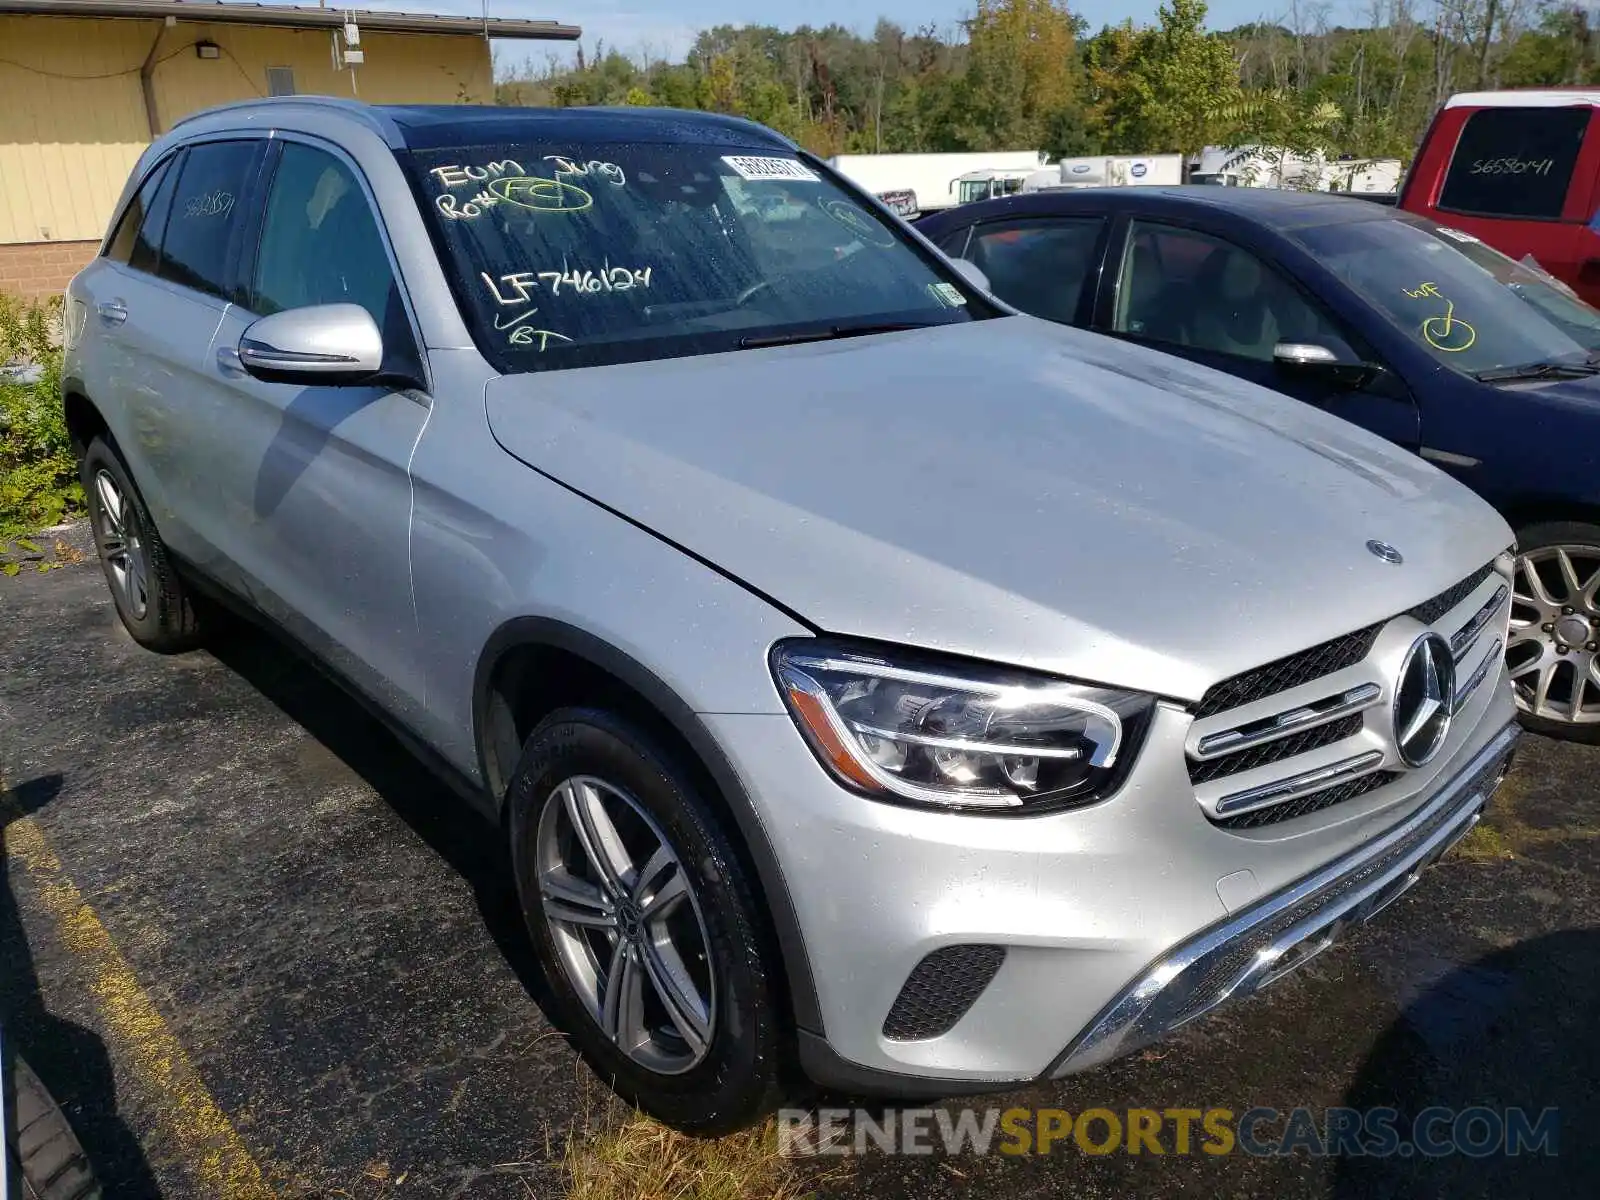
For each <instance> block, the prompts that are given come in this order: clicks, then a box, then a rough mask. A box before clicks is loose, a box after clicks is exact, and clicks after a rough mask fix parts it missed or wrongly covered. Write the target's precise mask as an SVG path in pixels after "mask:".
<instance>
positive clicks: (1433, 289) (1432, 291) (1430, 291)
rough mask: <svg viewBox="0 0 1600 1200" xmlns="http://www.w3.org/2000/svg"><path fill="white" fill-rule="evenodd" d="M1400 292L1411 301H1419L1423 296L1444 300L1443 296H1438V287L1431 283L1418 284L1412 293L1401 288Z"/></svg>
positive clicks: (1408, 289)
mask: <svg viewBox="0 0 1600 1200" xmlns="http://www.w3.org/2000/svg"><path fill="white" fill-rule="evenodd" d="M1400 290H1401V291H1402V292H1404V293H1405V294H1406V295H1408V296H1410V297H1411V298H1412V299H1413V300H1421V299H1422V298H1423V297H1424V296H1432V297H1434V298H1436V299H1439V300H1443V299H1444V297H1443V296H1441V295H1439V287H1438V285H1437V284H1433V283H1423V284H1418V285H1417V290H1416V291H1412V290H1411V289H1410V288H1401V289H1400Z"/></svg>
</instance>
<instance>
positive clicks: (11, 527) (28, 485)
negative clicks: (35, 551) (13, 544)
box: [0, 294, 83, 537]
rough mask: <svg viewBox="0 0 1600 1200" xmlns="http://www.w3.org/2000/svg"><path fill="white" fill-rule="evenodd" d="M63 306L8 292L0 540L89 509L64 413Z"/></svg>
mask: <svg viewBox="0 0 1600 1200" xmlns="http://www.w3.org/2000/svg"><path fill="white" fill-rule="evenodd" d="M60 328H61V302H60V301H59V300H52V301H50V302H48V303H43V304H37V303H35V304H30V303H26V302H24V301H21V300H18V299H16V298H15V297H12V296H8V295H5V294H0V537H9V536H13V535H15V534H19V533H29V532H32V531H33V530H35V529H42V528H44V527H45V526H47V525H55V524H57V523H59V522H60V521H62V520H63V519H64V518H66V517H68V516H71V515H73V514H74V513H76V512H78V511H79V510H81V508H82V504H83V496H82V492H81V490H80V489H79V487H78V469H77V463H76V462H75V460H74V458H73V454H72V444H71V439H70V438H69V437H68V436H67V423H66V417H65V414H64V412H63V411H62V407H61V345H60V337H59V333H60Z"/></svg>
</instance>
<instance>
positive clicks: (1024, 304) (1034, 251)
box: [965, 217, 1105, 325]
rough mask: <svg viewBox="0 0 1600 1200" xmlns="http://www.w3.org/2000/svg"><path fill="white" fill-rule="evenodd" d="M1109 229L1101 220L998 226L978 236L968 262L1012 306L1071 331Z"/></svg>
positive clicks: (981, 230)
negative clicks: (1098, 249) (1103, 235)
mask: <svg viewBox="0 0 1600 1200" xmlns="http://www.w3.org/2000/svg"><path fill="white" fill-rule="evenodd" d="M1104 227H1105V222H1104V220H1102V219H1101V218H1098V217H1036V218H1032V219H1027V220H1015V221H994V222H991V223H989V224H986V225H980V226H978V227H977V228H976V229H975V230H973V233H972V242H971V244H970V245H968V246H967V251H966V255H965V257H966V258H968V259H970V260H971V261H972V264H973V265H974V266H976V267H978V268H979V269H980V270H981V271H982V272H983V273H984V274H985V275H986V276H988V278H989V287H990V290H991V291H993V292H994V294H995V295H996V296H999V297H1000V299H1002V300H1004V301H1005V302H1006V303H1007V304H1011V305H1014V306H1016V307H1017V308H1020V309H1021V310H1022V311H1023V312H1025V313H1029V314H1031V315H1033V316H1035V317H1043V318H1044V319H1045V320H1047V321H1059V322H1061V323H1062V324H1066V325H1070V324H1071V323H1072V322H1073V320H1074V319H1076V317H1077V315H1078V301H1079V299H1080V298H1081V297H1082V295H1083V285H1084V283H1085V281H1086V280H1087V279H1088V278H1089V273H1090V272H1091V271H1092V270H1093V269H1094V265H1095V261H1096V260H1095V253H1094V252H1095V249H1096V247H1097V246H1098V245H1099V242H1100V232H1101V230H1102V229H1103V228H1104Z"/></svg>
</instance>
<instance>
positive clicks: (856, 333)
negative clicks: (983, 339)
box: [739, 321, 935, 350]
mask: <svg viewBox="0 0 1600 1200" xmlns="http://www.w3.org/2000/svg"><path fill="white" fill-rule="evenodd" d="M934 323H935V322H932V321H880V322H872V323H868V322H864V323H862V324H860V325H830V326H828V327H827V328H826V329H802V330H796V331H794V332H792V333H758V334H752V335H751V336H749V337H742V338H740V339H739V349H741V350H759V349H760V348H761V347H763V346H793V345H795V344H796V343H798V342H827V341H831V340H833V339H834V338H847V337H863V336H865V335H867V334H872V333H901V332H903V331H904V330H907V329H927V328H929V327H931V326H932V325H933V324H934Z"/></svg>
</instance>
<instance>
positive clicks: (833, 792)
mask: <svg viewBox="0 0 1600 1200" xmlns="http://www.w3.org/2000/svg"><path fill="white" fill-rule="evenodd" d="M1513 717H1514V710H1513V706H1512V703H1511V697H1510V689H1509V687H1507V686H1506V685H1505V682H1504V679H1503V677H1502V678H1501V680H1500V681H1499V683H1498V685H1497V686H1494V687H1484V688H1480V689H1479V690H1478V691H1477V693H1475V694H1474V695H1473V696H1471V697H1470V699H1469V700H1468V701H1467V703H1466V705H1465V707H1464V708H1463V710H1462V711H1461V713H1459V714H1458V717H1457V721H1456V729H1457V730H1458V731H1459V732H1458V734H1457V735H1456V736H1455V737H1453V738H1452V744H1451V745H1450V746H1449V747H1448V748H1447V750H1446V753H1444V754H1442V755H1440V757H1439V758H1438V759H1437V760H1435V762H1434V763H1433V764H1430V766H1429V768H1427V769H1425V770H1418V771H1413V772H1408V773H1406V774H1405V775H1404V776H1403V778H1401V779H1399V780H1398V781H1397V782H1396V783H1394V784H1393V785H1391V786H1388V787H1385V788H1382V789H1379V790H1377V791H1375V792H1372V793H1370V794H1368V795H1366V796H1361V797H1358V798H1356V799H1352V800H1348V801H1346V802H1344V803H1342V804H1339V805H1337V806H1336V807H1334V808H1331V809H1328V810H1326V811H1324V812H1320V813H1317V814H1314V815H1313V816H1310V817H1305V818H1300V819H1296V820H1293V821H1286V822H1284V823H1282V824H1278V825H1274V826H1269V827H1265V828H1259V829H1249V830H1243V831H1230V830H1227V829H1223V828H1221V827H1219V826H1218V825H1217V824H1215V823H1214V822H1212V821H1210V820H1208V819H1207V817H1206V815H1205V813H1204V812H1203V810H1202V808H1201V805H1200V804H1199V803H1197V801H1196V799H1195V791H1194V787H1193V785H1192V784H1191V783H1190V780H1189V776H1188V773H1187V769H1186V766H1185V758H1184V745H1185V738H1186V736H1187V734H1188V732H1189V730H1190V726H1191V721H1190V718H1189V715H1188V714H1187V713H1186V712H1183V711H1182V710H1179V709H1176V708H1172V707H1170V706H1161V707H1160V708H1159V709H1158V711H1157V713H1156V716H1155V718H1154V720H1153V721H1152V724H1151V728H1150V730H1149V732H1148V734H1147V736H1146V739H1145V745H1144V747H1143V750H1142V752H1141V754H1140V758H1139V761H1138V762H1136V763H1135V764H1134V767H1133V769H1132V772H1131V774H1130V776H1129V778H1128V780H1127V782H1126V783H1125V784H1124V786H1123V788H1122V789H1121V790H1120V791H1119V793H1118V794H1117V795H1116V796H1114V797H1112V798H1111V799H1110V800H1108V801H1106V802H1104V803H1102V804H1098V805H1092V806H1089V807H1087V808H1083V809H1076V810H1071V811H1066V812H1059V813H1052V814H1046V815H1041V816H1036V817H987V816H974V815H969V814H955V813H940V812H932V811H925V810H915V809H907V808H901V807H898V806H895V805H890V804H882V803H877V802H875V801H871V800H866V799H863V798H861V797H859V796H856V795H854V794H852V793H849V792H846V791H845V790H844V789H842V788H840V787H839V786H838V785H837V784H836V783H835V782H834V781H833V780H832V778H831V777H829V776H828V775H826V774H825V773H824V771H823V769H822V768H821V766H820V765H818V763H817V761H816V759H815V758H814V757H813V756H812V754H811V752H810V751H809V749H807V748H806V746H805V744H804V742H803V741H802V740H801V738H800V737H799V736H798V734H797V733H796V731H795V729H794V725H793V723H792V722H791V721H790V720H789V718H788V717H787V716H778V715H753V714H751V715H745V714H702V719H703V720H704V721H705V723H706V725H707V727H708V728H709V729H710V731H711V732H712V735H713V737H714V738H715V739H716V741H717V742H718V743H719V744H720V746H721V748H722V749H723V750H724V751H725V752H726V754H727V757H728V760H729V762H730V764H731V765H732V766H733V768H734V770H735V772H736V773H737V775H738V776H739V781H740V783H741V784H742V785H743V789H744V791H745V794H746V795H747V796H749V798H750V801H751V803H752V805H753V807H754V808H755V810H756V812H755V815H756V817H757V818H758V819H759V821H760V823H761V825H762V826H763V828H764V833H765V835H766V841H767V842H768V844H770V845H771V846H772V848H773V850H774V854H775V857H776V859H777V862H776V867H777V873H776V875H775V876H774V878H768V879H767V880H766V883H767V886H768V887H769V888H770V887H772V886H774V880H775V879H777V880H778V881H779V883H780V885H781V886H784V887H785V888H786V890H787V893H788V896H789V899H790V906H791V908H792V910H793V913H794V917H795V925H796V926H797V931H796V932H797V935H798V936H797V937H795V938H794V939H793V944H789V943H787V942H786V945H785V954H786V958H788V959H789V961H790V962H791V963H794V962H797V961H803V962H804V963H806V964H807V965H809V968H810V975H811V978H812V980H813V981H814V983H815V999H816V1012H817V1014H818V1016H819V1017H820V1022H819V1023H818V1024H816V1025H812V1024H811V1023H810V1022H806V1023H805V1025H806V1027H805V1028H802V1030H801V1031H800V1032H801V1049H802V1054H803V1059H804V1062H805V1064H806V1066H807V1070H808V1071H809V1072H810V1073H811V1074H812V1075H813V1077H815V1078H817V1079H818V1081H819V1082H823V1083H831V1084H837V1085H840V1086H848V1087H851V1088H860V1089H861V1090H869V1087H870V1090H880V1091H881V1090H895V1091H902V1092H906V1093H909V1092H912V1091H921V1090H943V1091H946V1092H949V1093H951V1094H953V1093H954V1092H956V1091H973V1090H982V1089H984V1088H986V1087H989V1086H1000V1085H1005V1084H1009V1083H1015V1082H1021V1081H1028V1080H1033V1079H1036V1078H1039V1077H1041V1076H1048V1075H1050V1074H1052V1073H1055V1072H1061V1071H1071V1070H1078V1069H1081V1068H1083V1067H1087V1066H1090V1065H1093V1064H1094V1063H1098V1062H1102V1061H1105V1060H1106V1059H1109V1058H1111V1057H1113V1056H1114V1055H1116V1054H1120V1053H1126V1052H1128V1051H1129V1050H1131V1049H1133V1048H1134V1047H1135V1046H1136V1045H1137V1044H1140V1043H1141V1042H1142V1041H1145V1040H1148V1039H1149V1038H1150V1037H1155V1036H1159V1035H1160V1034H1161V1033H1162V1032H1163V1031H1165V1030H1167V1029H1170V1028H1173V1027H1175V1026H1176V1025H1177V1024H1181V1023H1182V1021H1184V1020H1190V1019H1193V1017H1194V1016H1195V1015H1197V1014H1198V1013H1199V1012H1201V1011H1205V1010H1206V1009H1208V1008H1210V1007H1212V1006H1214V1004H1215V1003H1216V1002H1220V1000H1222V999H1226V998H1228V997H1229V996H1233V995H1242V994H1244V993H1246V992H1248V991H1250V990H1253V989H1255V988H1258V987H1260V986H1262V984H1263V983H1265V982H1268V981H1270V979H1271V978H1274V977H1276V975H1278V974H1281V973H1282V971H1283V970H1284V969H1287V968H1288V967H1289V966H1290V965H1291V964H1292V963H1294V962H1296V961H1297V960H1303V959H1304V958H1305V957H1307V955H1308V951H1309V950H1310V949H1311V948H1312V947H1314V946H1315V945H1316V944H1317V941H1316V939H1317V938H1320V937H1326V935H1328V934H1330V933H1331V934H1337V933H1339V932H1342V931H1343V928H1344V927H1345V926H1344V924H1341V922H1345V923H1348V921H1349V920H1350V918H1351V917H1352V916H1353V915H1361V916H1366V915H1371V913H1372V912H1375V911H1376V910H1377V908H1378V907H1379V906H1380V904H1381V903H1386V902H1387V901H1388V900H1389V899H1392V898H1393V895H1396V894H1398V891H1399V888H1398V887H1395V886H1393V884H1394V881H1395V880H1397V879H1404V878H1406V877H1407V876H1409V875H1410V874H1412V873H1414V872H1415V871H1416V870H1417V869H1419V868H1420V867H1421V866H1422V865H1425V864H1426V862H1427V861H1429V859H1430V857H1432V856H1434V855H1435V854H1436V853H1437V852H1442V850H1443V848H1445V847H1447V846H1448V844H1449V842H1450V841H1451V840H1452V839H1453V838H1454V837H1456V836H1458V835H1459V834H1460V833H1461V832H1464V831H1465V829H1466V828H1469V827H1470V822H1471V820H1472V818H1473V816H1474V814H1475V812H1476V808H1477V807H1478V806H1479V805H1480V804H1481V799H1475V798H1473V793H1474V788H1473V787H1472V786H1471V781H1473V780H1475V779H1477V778H1478V774H1479V773H1480V772H1481V770H1482V767H1483V764H1484V762H1486V761H1495V760H1496V756H1497V755H1498V754H1500V753H1501V752H1502V751H1503V750H1504V748H1505V746H1506V745H1508V744H1509V741H1508V739H1509V738H1511V737H1513V736H1514V731H1512V730H1510V729H1508V726H1509V725H1510V723H1511V721H1512V719H1513ZM1490 781H1492V779H1491V780H1490ZM1484 790H1487V787H1485V788H1484ZM1458 810H1459V811H1458ZM1435 820H1437V821H1438V822H1439V824H1438V825H1434V824H1432V822H1433V821H1435ZM1418 831H1421V832H1420V833H1419V832H1418ZM1435 834H1437V835H1438V836H1437V838H1435V837H1434V835H1435ZM1308 939H1310V940H1308ZM1213 941H1214V942H1216V943H1217V945H1216V946H1213V945H1212V942H1213ZM963 946H991V947H993V946H999V947H1004V949H1005V955H1004V961H1003V963H1002V965H1001V966H1000V967H999V969H998V971H997V972H996V973H995V974H994V975H993V977H992V978H991V979H990V980H989V981H988V983H987V986H984V987H983V988H982V990H981V992H980V993H979V994H978V995H977V997H976V999H975V1000H973V1001H972V1002H971V1004H970V1007H968V1008H966V1010H965V1012H964V1013H963V1014H962V1015H960V1016H959V1019H958V1020H957V1021H956V1023H955V1024H954V1025H953V1026H951V1027H948V1028H947V1029H946V1030H945V1031H943V1032H941V1033H938V1034H937V1035H934V1036H924V1037H921V1038H920V1040H913V1039H908V1040H899V1039H897V1038H896V1037H891V1036H889V1034H888V1033H886V1031H885V1022H886V1018H887V1017H888V1015H889V1014H890V1013H891V1011H892V1010H893V1009H894V1007H895V1004H896V1000H897V998H898V997H899V996H900V994H901V990H902V987H903V985H905V984H906V982H907V980H908V978H909V977H910V976H911V974H912V972H913V971H914V970H915V969H916V968H917V966H918V964H919V963H921V962H922V961H923V960H924V959H925V958H926V957H928V956H929V955H931V954H933V953H935V952H937V951H941V950H944V949H946V948H951V947H963ZM1218 947H1220V948H1221V950H1220V951H1219V950H1218ZM1230 950H1237V951H1239V952H1240V953H1242V955H1243V959H1241V960H1240V961H1239V962H1238V963H1236V962H1235V958H1234V957H1233V956H1232V955H1231V954H1229V953H1228V951H1230ZM1262 950H1266V951H1268V952H1269V953H1270V954H1271V955H1273V956H1274V959H1273V963H1272V964H1267V965H1263V966H1262V967H1261V968H1260V969H1259V970H1252V967H1254V965H1255V959H1254V957H1253V956H1255V955H1256V954H1257V952H1258V951H1262ZM802 956H803V957H802ZM1202 959H1203V960H1204V961H1203V962H1202V961H1201V960H1202ZM1246 960H1247V961H1246ZM1235 968H1237V969H1235ZM1213 976H1215V978H1213ZM1063 1047H1067V1050H1066V1051H1065V1052H1063V1049H1062V1048H1063Z"/></svg>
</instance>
